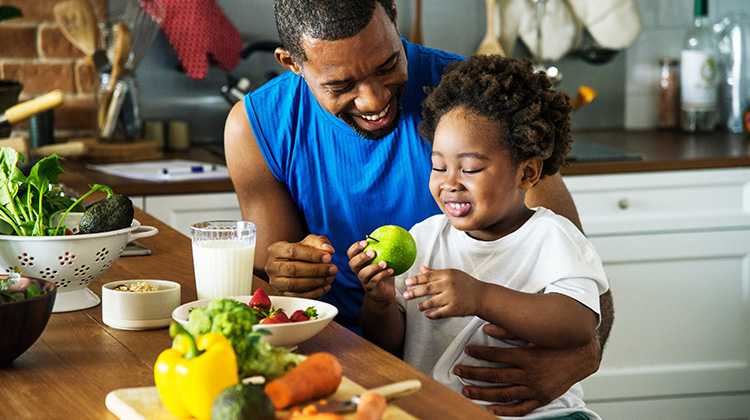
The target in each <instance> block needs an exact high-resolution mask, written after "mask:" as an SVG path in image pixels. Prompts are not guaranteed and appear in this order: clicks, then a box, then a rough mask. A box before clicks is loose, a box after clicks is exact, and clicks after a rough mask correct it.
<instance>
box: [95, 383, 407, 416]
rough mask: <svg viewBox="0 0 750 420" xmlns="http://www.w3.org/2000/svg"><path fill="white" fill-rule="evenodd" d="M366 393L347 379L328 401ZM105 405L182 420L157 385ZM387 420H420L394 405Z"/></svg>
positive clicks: (114, 396)
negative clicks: (169, 406) (172, 410)
mask: <svg viewBox="0 0 750 420" xmlns="http://www.w3.org/2000/svg"><path fill="white" fill-rule="evenodd" d="M383 385H385V384H383ZM364 390H365V389H364V388H363V387H362V386H360V385H359V384H357V383H355V382H353V381H351V380H350V379H349V378H346V377H344V378H343V380H342V381H341V385H339V388H338V389H337V390H336V392H335V393H334V394H333V395H331V396H330V397H328V398H326V399H327V400H328V401H346V400H348V399H349V398H351V397H352V396H354V395H357V394H360V393H361V392H362V391H364ZM105 405H106V406H107V409H108V410H109V411H111V412H112V414H114V415H115V416H117V418H119V419H120V420H179V419H178V418H177V417H175V416H173V415H172V414H170V413H169V411H167V408H166V407H165V406H164V404H162V402H161V399H160V398H159V392H158V391H157V390H156V387H155V386H148V387H141V388H122V389H117V390H114V391H112V392H110V393H109V394H107V398H106V399H105ZM343 418H344V419H347V420H348V419H353V418H354V413H350V414H346V415H344V416H343ZM383 418H384V419H388V420H417V419H416V417H414V416H412V415H411V414H409V413H407V412H405V411H403V410H401V409H400V408H398V407H396V406H394V405H391V404H389V405H388V408H387V409H386V410H385V414H384V415H383Z"/></svg>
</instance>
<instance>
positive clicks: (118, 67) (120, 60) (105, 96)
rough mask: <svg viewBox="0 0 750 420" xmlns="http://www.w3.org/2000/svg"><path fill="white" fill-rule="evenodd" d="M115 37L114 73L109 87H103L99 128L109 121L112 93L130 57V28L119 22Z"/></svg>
mask: <svg viewBox="0 0 750 420" xmlns="http://www.w3.org/2000/svg"><path fill="white" fill-rule="evenodd" d="M114 35H115V40H114V44H115V52H114V57H113V59H112V73H111V74H110V76H109V80H107V85H106V86H103V87H102V90H103V92H102V96H101V100H100V102H99V113H98V118H97V121H98V123H99V128H100V129H101V128H102V127H104V122H105V121H106V119H107V109H108V108H109V103H110V101H111V100H112V93H113V91H114V88H115V85H116V84H117V81H118V80H119V78H120V73H121V72H122V70H123V69H124V68H125V63H126V62H127V61H128V57H129V56H130V41H131V38H130V28H129V27H128V25H127V24H125V23H124V22H117V23H116V24H115V27H114Z"/></svg>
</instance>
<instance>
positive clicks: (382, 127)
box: [298, 4, 408, 140]
mask: <svg viewBox="0 0 750 420" xmlns="http://www.w3.org/2000/svg"><path fill="white" fill-rule="evenodd" d="M302 46H303V48H304V49H305V53H306V55H307V61H305V62H303V63H302V65H301V67H298V70H299V71H298V74H301V75H302V76H303V77H304V78H305V80H306V81H307V84H308V86H309V87H310V90H311V91H312V93H313V95H314V96H315V98H316V99H317V100H318V103H320V105H321V106H322V107H323V108H324V109H325V110H326V111H328V112H330V113H331V114H333V115H335V116H336V117H338V118H340V119H341V120H342V121H344V122H345V123H346V124H348V125H349V126H350V127H351V128H352V129H354V130H355V131H356V132H357V133H358V134H359V135H360V136H362V137H364V138H366V139H372V140H374V139H379V138H381V137H383V136H386V135H388V134H389V133H391V132H392V131H393V130H394V129H395V128H396V126H397V125H398V122H399V119H400V118H401V98H402V96H403V94H404V89H405V86H406V82H407V80H408V70H407V64H406V53H405V51H404V48H403V44H402V43H401V38H400V36H399V34H398V31H397V30H396V27H395V25H394V23H393V22H391V20H390V19H389V18H388V15H387V14H386V13H385V10H383V8H382V6H381V5H380V4H378V5H377V6H376V9H375V12H374V13H373V18H372V20H371V21H370V23H369V24H368V25H367V27H365V29H363V30H362V31H361V32H360V33H358V34H357V35H355V36H353V37H351V38H347V39H342V40H338V41H321V40H318V39H314V38H311V37H309V36H307V35H306V36H303V37H302Z"/></svg>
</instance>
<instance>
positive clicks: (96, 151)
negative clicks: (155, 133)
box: [68, 138, 164, 163]
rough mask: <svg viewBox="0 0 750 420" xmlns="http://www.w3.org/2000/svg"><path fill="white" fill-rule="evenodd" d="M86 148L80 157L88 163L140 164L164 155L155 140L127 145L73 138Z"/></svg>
mask: <svg viewBox="0 0 750 420" xmlns="http://www.w3.org/2000/svg"><path fill="white" fill-rule="evenodd" d="M68 142H80V143H83V144H84V145H85V147H86V152H85V154H84V155H83V156H82V157H83V158H85V159H86V162H89V163H115V162H140V161H145V160H156V159H161V158H162V157H163V155H164V153H163V152H162V151H161V149H160V148H159V145H158V143H157V142H156V140H145V139H141V140H138V141H133V142H129V143H103V142H99V141H97V140H96V139H93V138H74V139H70V140H68Z"/></svg>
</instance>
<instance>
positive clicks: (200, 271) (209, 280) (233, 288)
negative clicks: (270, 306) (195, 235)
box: [193, 239, 255, 299]
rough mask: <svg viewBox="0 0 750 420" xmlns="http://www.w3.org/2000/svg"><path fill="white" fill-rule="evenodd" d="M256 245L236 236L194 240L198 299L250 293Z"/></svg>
mask: <svg viewBox="0 0 750 420" xmlns="http://www.w3.org/2000/svg"><path fill="white" fill-rule="evenodd" d="M254 259H255V244H253V245H248V244H247V242H246V241H242V240H239V239H227V240H215V241H201V242H196V243H193V264H194V266H195V286H196V289H197V291H198V299H215V298H222V297H228V296H248V295H252V285H253V260H254Z"/></svg>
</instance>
